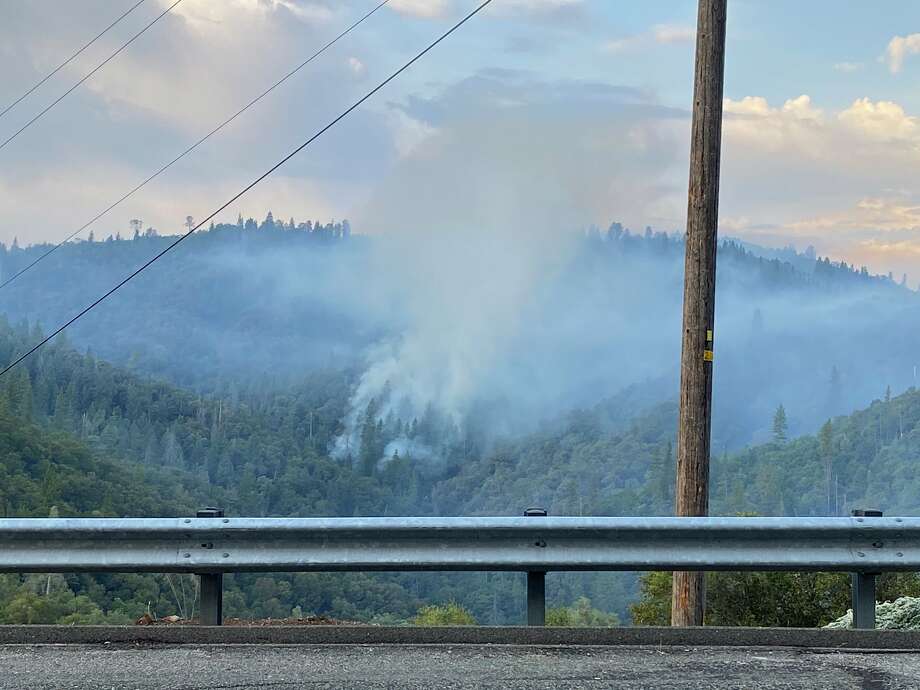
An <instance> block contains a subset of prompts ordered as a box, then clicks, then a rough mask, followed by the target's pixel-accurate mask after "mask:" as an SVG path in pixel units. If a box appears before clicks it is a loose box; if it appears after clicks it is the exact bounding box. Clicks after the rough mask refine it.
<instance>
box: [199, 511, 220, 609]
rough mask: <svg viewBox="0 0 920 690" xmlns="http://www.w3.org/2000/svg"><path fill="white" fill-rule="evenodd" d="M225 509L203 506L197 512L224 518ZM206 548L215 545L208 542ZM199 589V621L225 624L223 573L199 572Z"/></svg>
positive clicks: (210, 516) (203, 515) (200, 515)
mask: <svg viewBox="0 0 920 690" xmlns="http://www.w3.org/2000/svg"><path fill="white" fill-rule="evenodd" d="M223 516H224V511H223V510H221V509H220V508H202V509H201V510H199V511H198V513H197V514H196V517H200V518H222V517H223ZM202 546H204V547H205V548H208V547H213V544H208V545H207V546H205V545H204V544H203V545H202ZM198 581H199V591H200V592H201V612H200V614H199V615H198V622H199V623H200V624H201V625H223V622H224V575H223V573H199V574H198Z"/></svg>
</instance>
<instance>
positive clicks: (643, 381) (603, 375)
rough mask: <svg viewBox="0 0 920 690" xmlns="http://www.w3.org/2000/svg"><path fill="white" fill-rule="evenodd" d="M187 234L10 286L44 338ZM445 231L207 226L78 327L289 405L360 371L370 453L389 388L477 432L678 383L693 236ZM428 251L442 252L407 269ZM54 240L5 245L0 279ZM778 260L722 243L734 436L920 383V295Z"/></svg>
mask: <svg viewBox="0 0 920 690" xmlns="http://www.w3.org/2000/svg"><path fill="white" fill-rule="evenodd" d="M171 239H172V238H166V237H159V236H157V235H155V234H154V233H152V232H151V233H147V234H141V233H139V234H138V235H137V236H136V237H134V238H133V239H118V238H111V237H110V238H107V239H106V240H100V239H95V240H94V241H92V242H89V241H86V242H77V243H74V244H68V245H65V246H64V247H62V248H61V249H59V250H58V251H56V252H54V253H53V254H51V255H50V256H49V257H48V258H47V259H46V260H44V261H42V262H41V263H39V264H38V265H37V266H35V267H34V268H33V269H32V270H30V271H28V272H26V273H25V274H24V275H22V276H21V277H19V278H17V279H16V280H15V281H13V282H12V283H11V284H10V285H7V286H6V287H4V288H3V289H2V291H0V299H2V312H3V313H4V314H6V316H7V318H8V319H9V320H10V322H11V323H16V324H18V323H20V322H21V321H22V320H24V319H25V320H28V322H29V324H31V325H30V328H33V329H35V332H34V333H33V334H32V335H31V337H32V338H33V340H34V339H35V338H37V337H38V333H39V329H38V328H37V326H36V324H40V326H41V328H42V329H44V330H48V329H50V328H51V327H53V326H54V325H56V324H58V323H60V322H62V321H64V320H65V319H66V318H67V317H69V316H71V315H72V314H73V313H75V312H76V311H78V310H79V309H80V308H82V307H83V306H85V305H86V304H87V303H89V302H90V301H91V300H92V299H93V298H95V297H96V296H98V295H99V294H101V293H102V292H103V291H104V290H105V289H107V288H108V287H110V286H111V285H112V284H114V283H115V282H117V280H119V279H120V278H121V277H123V276H124V275H125V274H126V273H127V272H128V271H129V270H131V269H132V268H134V267H136V266H137V265H139V264H141V263H142V262H143V261H145V260H146V259H148V258H149V257H150V256H152V255H153V254H154V253H155V252H156V251H158V250H160V249H162V248H163V247H164V246H166V244H167V243H168V242H169V241H171ZM476 241H479V240H478V239H475V238H471V239H470V242H476ZM426 242H427V239H426V238H413V239H412V240H411V242H410V243H409V244H408V245H405V244H398V243H396V244H394V243H393V241H391V240H388V239H387V238H384V237H368V236H360V235H353V234H352V233H351V231H350V228H349V226H348V224H347V223H345V222H342V223H327V224H322V223H318V222H317V223H297V222H295V221H293V219H292V220H289V221H285V222H279V221H276V220H275V219H274V218H272V217H271V215H270V214H269V217H267V218H266V219H265V220H264V221H263V222H262V223H256V222H255V221H253V220H252V219H249V220H246V221H244V220H243V219H242V218H241V219H240V222H239V223H238V224H235V225H218V226H215V227H213V228H212V229H211V230H209V231H207V232H200V234H196V235H194V236H192V237H191V238H190V239H189V240H188V241H187V242H186V243H184V244H183V245H181V246H180V247H179V248H178V249H177V250H176V251H175V252H174V253H171V254H169V255H167V256H166V257H164V259H162V260H161V261H159V262H158V263H157V265H156V270H154V271H150V272H148V273H145V274H142V275H141V276H140V277H139V278H138V279H137V280H136V281H134V282H132V283H130V284H128V285H127V286H126V287H125V288H124V289H123V290H121V291H119V292H118V293H117V294H116V295H115V296H113V297H112V298H111V299H110V300H109V301H107V302H106V303H104V304H103V305H101V306H100V307H99V308H97V309H96V310H94V311H93V312H92V313H91V314H89V315H88V316H87V317H86V318H84V319H82V320H81V321H80V322H78V323H77V324H75V325H74V327H72V328H71V329H70V330H69V332H68V337H69V338H70V341H71V342H72V343H73V344H74V345H75V347H77V348H78V349H80V350H81V351H85V350H86V349H89V350H90V351H91V352H92V353H93V354H94V355H95V356H96V357H98V358H100V359H101V360H105V361H109V362H112V363H116V364H120V365H122V366H124V367H126V368H128V369H129V370H131V371H133V372H136V373H138V374H141V375H145V376H153V377H155V378H158V379H162V380H164V381H169V382H171V383H174V384H178V385H180V386H182V387H183V388H187V389H189V390H192V391H195V392H200V393H205V394H211V395H217V396H221V397H223V398H225V399H236V398H237V397H238V395H239V394H240V392H241V391H244V390H245V391H249V392H251V393H254V392H256V391H257V392H258V393H260V394H264V396H265V397H264V398H263V399H264V400H269V399H270V398H271V397H273V396H274V394H275V393H276V392H281V393H282V396H283V395H284V394H285V391H288V390H290V389H291V387H292V386H293V387H296V386H298V385H300V383H301V382H302V381H303V379H304V378H305V377H309V376H312V375H313V374H314V373H315V372H316V371H318V370H322V371H326V372H342V371H347V372H349V373H348V374H347V376H346V378H347V379H348V382H347V384H346V388H347V391H344V392H343V394H344V396H345V397H346V398H348V404H347V405H346V409H345V413H344V416H345V417H346V429H345V430H344V431H343V433H344V434H345V435H346V438H344V439H343V442H347V445H348V447H349V449H351V450H353V449H354V448H355V447H356V446H357V445H359V442H360V439H359V434H360V431H359V429H358V426H359V424H358V422H359V418H360V417H361V416H362V415H364V414H365V412H366V408H367V405H368V403H369V402H370V400H371V398H374V399H376V400H377V403H378V407H379V409H380V411H381V417H383V418H385V417H386V416H387V415H388V414H389V413H390V412H392V413H393V414H395V415H398V416H401V417H403V418H404V420H405V419H407V418H408V419H411V418H414V417H418V418H421V417H423V416H424V413H425V412H426V407H427V406H428V405H429V404H430V405H432V406H433V407H434V408H435V409H434V411H435V412H437V413H438V414H441V415H443V416H446V417H448V418H450V419H452V420H454V421H455V422H456V423H458V424H459V425H461V426H462V425H463V424H464V423H465V422H466V421H467V419H468V418H469V417H471V416H473V415H474V414H475V413H476V411H477V410H479V411H481V410H483V409H489V410H491V412H490V414H489V415H487V417H488V419H490V421H491V422H492V424H493V426H494V429H490V430H488V431H489V432H490V433H492V434H493V435H507V434H520V433H526V432H530V431H533V430H534V429H536V428H538V426H539V420H541V419H544V418H556V417H558V416H559V415H560V414H564V413H565V412H566V411H567V410H570V409H572V408H576V407H582V408H583V407H591V406H593V405H594V404H596V403H597V402H598V401H600V400H602V399H605V398H608V397H610V396H611V395H616V394H618V392H619V391H621V390H623V389H624V388H627V387H630V386H640V387H643V388H645V389H646V390H645V394H644V397H645V398H646V399H647V400H649V401H653V402H661V401H665V400H669V399H673V398H674V396H675V394H676V385H677V361H678V356H677V355H678V348H679V337H678V336H679V309H680V296H681V270H682V266H683V259H682V256H683V245H682V241H681V239H680V238H679V237H678V236H676V235H667V234H665V233H662V232H655V231H653V230H651V229H647V230H646V232H645V233H644V234H637V233H631V232H630V231H629V230H628V229H626V228H623V227H622V226H621V225H619V224H618V223H614V224H612V225H611V226H610V228H609V229H608V230H606V231H604V232H601V231H598V230H597V229H590V230H588V231H587V232H583V233H576V236H575V237H574V238H573V239H571V240H569V241H568V243H567V244H566V245H565V251H564V252H563V253H562V254H561V256H560V257H559V259H558V260H557V261H555V262H554V263H553V264H552V265H550V266H549V267H548V268H546V269H545V270H540V271H539V272H536V273H531V272H528V271H524V270H523V269H522V268H521V267H520V266H515V265H514V264H513V263H512V262H511V259H510V258H509V256H508V255H509V254H512V255H513V254H514V252H515V249H516V247H515V246H514V245H513V244H512V245H511V246H510V247H504V246H503V247H502V249H497V248H493V249H489V248H488V247H485V248H482V247H478V246H477V247H476V251H475V252H473V253H474V254H476V255H478V254H479V253H480V252H485V255H487V256H488V255H489V252H490V251H491V252H492V256H490V257H489V261H488V262H487V265H486V266H485V268H477V267H475V266H472V265H467V264H466V261H465V259H464V258H463V257H462V256H451V255H448V256H446V257H445V256H442V255H441V252H442V250H441V247H440V246H438V245H435V246H434V248H431V247H428V246H427V245H425V243H426ZM416 245H420V246H418V251H419V252H421V253H423V254H424V255H425V259H423V260H421V262H422V263H421V264H419V265H411V266H410V265H407V264H405V263H404V262H403V260H402V257H403V256H404V253H405V252H406V251H411V250H413V248H415V247H416ZM520 248H521V249H523V247H520ZM47 249H48V247H47V246H41V245H40V246H33V247H27V248H20V247H18V246H13V247H4V248H2V249H0V278H2V279H4V280H5V279H6V278H8V277H10V276H12V275H14V274H15V273H16V272H17V271H19V270H21V269H22V268H23V267H25V266H27V265H28V264H29V263H31V262H32V261H34V260H35V259H36V258H37V257H38V256H40V255H41V254H42V253H43V252H45V251H47ZM529 251H534V250H533V249H532V248H530V249H529ZM760 251H761V253H764V252H766V250H760ZM774 254H776V256H778V257H781V258H776V257H774V258H765V257H764V256H761V255H758V254H757V253H755V250H754V249H751V248H745V247H742V246H741V245H740V244H738V243H734V242H731V241H729V242H725V243H723V246H722V248H721V251H720V261H719V297H718V299H719V302H718V303H719V307H718V317H717V321H718V323H717V333H716V341H717V342H716V352H717V356H718V362H719V366H718V367H717V370H716V371H717V373H716V380H715V386H716V395H715V401H716V411H715V418H714V429H713V433H714V445H715V447H716V448H718V449H719V450H720V451H721V450H722V449H729V450H732V449H737V448H740V447H743V446H745V445H747V444H749V443H752V442H753V443H759V442H763V441H765V440H767V439H769V437H770V418H771V416H772V413H773V411H774V410H775V409H776V407H777V406H778V405H780V404H783V405H784V406H785V407H786V409H787V412H788V415H789V429H790V435H793V436H795V435H798V434H800V433H805V432H813V431H816V430H817V428H818V427H819V426H820V425H821V424H822V423H823V421H824V420H825V419H826V418H827V417H829V416H833V415H837V414H843V413H847V412H849V411H851V410H853V409H855V408H857V407H861V406H864V405H866V404H868V403H869V402H870V401H871V400H872V398H873V397H876V396H878V394H879V391H880V390H884V389H885V387H886V386H889V385H890V386H891V387H892V390H893V391H894V393H896V394H897V393H900V392H902V391H903V390H905V389H906V388H907V387H908V386H910V385H914V384H916V383H917V382H916V366H917V364H918V363H920V362H918V357H917V356H916V348H914V347H913V346H912V343H913V342H915V341H916V339H917V337H918V336H920V318H917V317H918V316H920V313H918V311H920V300H918V298H917V295H916V293H915V292H913V291H910V290H908V289H906V288H905V287H903V286H901V285H899V284H898V283H897V282H896V281H894V280H893V279H891V278H890V277H886V276H883V277H878V276H871V275H870V274H869V273H868V271H867V270H866V269H864V268H862V269H857V268H856V267H851V266H848V265H846V264H838V263H831V262H830V261H829V260H827V259H826V258H823V259H820V258H817V257H816V256H815V255H814V252H813V251H807V252H805V253H801V254H798V253H796V252H794V251H793V250H785V251H784V252H779V253H776V252H774ZM519 274H520V275H519ZM492 281H495V282H494V283H493V282H492ZM478 283H483V284H484V287H477V284H478ZM496 303H498V305H499V306H498V307H496V306H495V304H496ZM441 372H457V373H456V374H450V375H451V376H454V375H456V376H460V377H462V378H464V379H466V380H462V381H461V380H457V381H450V380H448V379H446V378H445V376H447V374H442V373H441ZM387 386H389V388H388V387H387ZM387 393H389V394H388V395H387ZM271 404H274V403H271ZM407 406H408V408H411V409H407ZM325 440H326V439H324V442H325ZM378 459H379V458H378Z"/></svg>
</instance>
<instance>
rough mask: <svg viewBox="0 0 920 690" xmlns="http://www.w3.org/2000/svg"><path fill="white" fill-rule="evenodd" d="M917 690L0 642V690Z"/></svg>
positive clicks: (749, 663) (863, 658)
mask: <svg viewBox="0 0 920 690" xmlns="http://www.w3.org/2000/svg"><path fill="white" fill-rule="evenodd" d="M610 687H616V688H664V689H667V688H834V689H835V690H838V689H839V690H842V689H844V688H854V689H862V690H883V689H888V688H920V652H916V653H914V652H906V653H905V652H900V653H898V652H879V653H872V652H868V653H867V652H860V653H854V652H844V653H841V652H834V651H818V650H796V649H788V648H783V649H776V648H773V649H757V648H747V647H733V648H729V647H693V648H683V647H591V646H566V647H533V646H475V645H428V646H425V645H417V646H411V645H372V646H371V645H368V646H362V645H288V646H285V645H277V646H275V645H127V644H122V645H118V644H108V645H14V644H13V645H5V646H0V689H2V690H7V689H12V688H16V689H17V690H18V689H19V688H29V689H32V690H45V689H51V688H53V689H54V690H65V689H66V690H77V689H79V690H84V689H85V690H90V689H91V690H103V689H106V688H119V689H121V688H137V689H141V688H143V689H146V688H165V689H168V690H180V689H181V690H187V689H192V688H196V689H197V688H207V689H209V690H218V689H227V690H230V689H232V690H248V689H250V688H269V689H274V690H284V689H287V688H426V689H427V688H528V689H533V688H610Z"/></svg>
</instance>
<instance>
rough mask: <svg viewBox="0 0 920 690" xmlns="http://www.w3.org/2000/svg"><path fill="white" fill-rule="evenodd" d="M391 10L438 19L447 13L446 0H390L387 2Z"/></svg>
mask: <svg viewBox="0 0 920 690" xmlns="http://www.w3.org/2000/svg"><path fill="white" fill-rule="evenodd" d="M387 7H389V8H390V9H391V10H395V11H396V12H399V13H400V14H405V15H409V16H410V17H421V18H423V19H439V18H441V17H443V16H444V15H445V14H447V9H448V3H447V0H390V2H389V3H388V4H387Z"/></svg>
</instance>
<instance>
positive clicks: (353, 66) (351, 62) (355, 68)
mask: <svg viewBox="0 0 920 690" xmlns="http://www.w3.org/2000/svg"><path fill="white" fill-rule="evenodd" d="M348 69H350V70H351V72H352V74H354V75H355V76H356V77H363V76H364V73H365V72H367V66H366V65H365V64H364V63H363V62H361V60H359V59H358V58H356V57H354V56H352V57H350V58H348Z"/></svg>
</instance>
